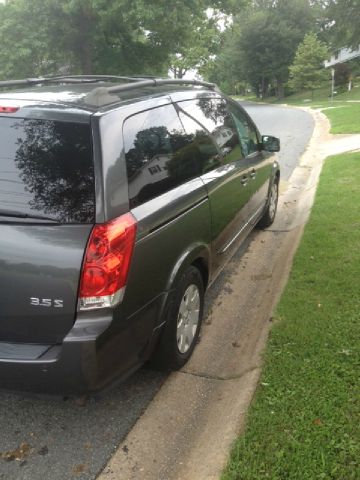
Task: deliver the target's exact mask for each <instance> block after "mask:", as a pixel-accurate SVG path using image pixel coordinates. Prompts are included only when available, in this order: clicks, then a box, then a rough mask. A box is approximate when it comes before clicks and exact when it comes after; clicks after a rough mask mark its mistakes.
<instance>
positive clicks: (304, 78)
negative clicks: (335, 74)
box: [289, 33, 329, 90]
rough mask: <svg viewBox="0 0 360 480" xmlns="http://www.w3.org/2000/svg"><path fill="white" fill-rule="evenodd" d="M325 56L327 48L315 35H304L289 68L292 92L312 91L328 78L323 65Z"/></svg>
mask: <svg viewBox="0 0 360 480" xmlns="http://www.w3.org/2000/svg"><path fill="white" fill-rule="evenodd" d="M327 55H328V50H327V47H326V46H325V45H324V44H323V43H321V42H320V41H319V40H318V39H317V37H316V35H315V34H313V33H309V34H307V35H305V37H304V40H303V42H302V43H301V44H300V45H299V47H298V49H297V52H296V55H295V59H294V63H293V64H292V66H291V67H290V80H289V85H290V87H291V88H293V89H294V90H303V89H304V90H305V89H307V90H314V89H315V88H318V87H320V86H321V85H322V83H323V82H324V80H326V78H327V77H328V76H329V72H328V71H326V70H325V68H324V65H323V62H324V60H325V59H326V57H327Z"/></svg>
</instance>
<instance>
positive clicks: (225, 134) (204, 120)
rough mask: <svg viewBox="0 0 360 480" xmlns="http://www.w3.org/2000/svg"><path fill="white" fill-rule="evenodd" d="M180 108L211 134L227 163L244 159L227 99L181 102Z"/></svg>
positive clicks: (202, 99) (199, 99) (201, 99)
mask: <svg viewBox="0 0 360 480" xmlns="http://www.w3.org/2000/svg"><path fill="white" fill-rule="evenodd" d="M178 106H179V108H180V110H182V111H183V112H184V113H186V114H187V115H189V116H191V117H192V118H194V119H195V120H196V121H198V122H199V123H200V124H201V125H203V126H204V127H205V128H206V129H207V130H208V131H209V132H210V134H211V137H212V139H213V140H214V142H215V143H216V144H217V146H218V148H219V150H220V151H221V153H222V156H223V158H224V162H225V163H231V162H234V161H236V160H239V159H241V158H243V156H244V155H243V152H242V149H241V145H240V142H239V137H238V130H237V128H236V124H235V121H234V118H233V116H232V115H231V113H230V112H229V109H228V104H227V102H226V100H225V99H222V98H198V99H196V100H186V101H183V102H179V103H178Z"/></svg>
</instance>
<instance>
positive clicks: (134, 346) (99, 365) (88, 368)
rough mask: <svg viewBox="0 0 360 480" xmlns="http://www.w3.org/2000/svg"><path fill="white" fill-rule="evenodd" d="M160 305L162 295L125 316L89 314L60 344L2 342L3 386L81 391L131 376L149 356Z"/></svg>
mask: <svg viewBox="0 0 360 480" xmlns="http://www.w3.org/2000/svg"><path fill="white" fill-rule="evenodd" d="M161 305H162V298H161V297H159V298H158V299H156V300H154V301H153V302H152V303H151V304H149V305H148V306H146V307H145V308H144V309H142V310H141V311H140V312H138V313H137V314H136V315H134V316H132V317H131V318H129V319H127V320H126V321H124V320H121V317H120V318H119V316H118V319H117V320H114V319H113V316H114V312H112V311H108V312H107V313H104V315H103V316H101V317H99V314H98V313H97V312H96V313H93V314H89V313H87V314H86V316H85V315H84V316H83V317H82V318H81V317H80V318H78V319H77V320H76V322H75V324H74V326H73V328H72V329H71V331H70V332H69V333H68V335H67V336H66V337H65V338H64V340H63V342H62V344H61V345H52V346H51V345H48V346H46V345H42V346H37V347H38V348H31V347H34V346H33V345H27V344H9V343H8V344H1V342H0V389H5V390H13V391H29V392H41V393H56V394H59V393H62V394H64V393H76V394H80V393H85V392H91V391H97V390H101V389H102V388H103V387H105V386H106V385H107V384H109V383H111V382H112V381H113V380H115V379H121V378H126V377H127V376H128V375H129V374H131V373H132V372H133V371H134V370H136V368H138V367H139V366H141V364H142V363H144V361H145V360H146V359H147V356H148V351H149V349H150V347H149V345H150V344H151V340H152V338H153V330H154V323H155V321H156V318H158V314H159V311H160V308H161Z"/></svg>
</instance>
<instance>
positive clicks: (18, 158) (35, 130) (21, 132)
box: [0, 117, 95, 223]
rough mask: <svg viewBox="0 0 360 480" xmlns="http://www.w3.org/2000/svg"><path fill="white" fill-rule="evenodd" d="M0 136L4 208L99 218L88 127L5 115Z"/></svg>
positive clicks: (65, 219)
mask: <svg viewBox="0 0 360 480" xmlns="http://www.w3.org/2000/svg"><path fill="white" fill-rule="evenodd" d="M0 140H1V149H0V210H3V211H9V212H12V213H15V214H19V215H38V216H47V217H51V218H53V219H54V220H57V221H59V222H62V223H91V222H93V221H94V216H95V191H94V190H95V186H94V165H93V157H92V146H91V132H90V126H89V125H85V124H77V123H67V122H57V121H52V120H37V119H36V120H35V119H21V118H6V117H0Z"/></svg>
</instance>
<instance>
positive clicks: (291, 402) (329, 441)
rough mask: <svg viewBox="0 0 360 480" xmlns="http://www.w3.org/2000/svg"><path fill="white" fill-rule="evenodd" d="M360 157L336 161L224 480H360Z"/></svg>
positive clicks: (323, 184) (329, 165)
mask: <svg viewBox="0 0 360 480" xmlns="http://www.w3.org/2000/svg"><path fill="white" fill-rule="evenodd" d="M359 205H360V153H352V154H346V155H339V156H336V157H330V158H329V159H327V161H326V163H325V166H324V169H323V172H322V174H321V178H320V184H319V187H318V191H317V195H316V200H315V204H314V207H313V210H312V213H311V218H310V220H309V222H308V224H307V226H306V228H305V232H304V236H303V239H302V242H301V245H300V247H299V249H298V251H297V253H296V256H295V259H294V264H293V268H292V271H291V275H290V279H289V282H288V284H287V287H286V289H285V291H284V293H283V295H282V298H281V300H280V303H279V305H278V307H277V311H276V314H275V324H274V326H273V329H272V331H271V335H270V339H269V342H268V346H267V350H266V353H265V358H264V369H263V373H262V377H261V381H260V384H259V386H258V390H257V393H256V397H255V399H254V402H253V404H252V406H251V408H250V412H249V416H248V422H247V423H248V426H247V429H246V431H245V433H244V435H242V436H241V437H240V438H239V439H238V440H237V442H236V444H235V446H234V448H233V451H232V454H231V459H230V461H229V463H228V466H227V468H226V470H225V472H224V474H223V476H222V480H235V479H236V480H259V479H271V480H295V479H296V480H320V479H321V480H323V479H325V480H355V479H359V478H360V466H359V461H360V427H359V424H360V422H359V419H360V387H359V380H360V375H359V371H360V368H359V367H360V358H359V346H360V293H359V286H360V215H359Z"/></svg>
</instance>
